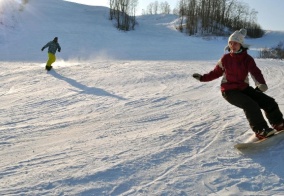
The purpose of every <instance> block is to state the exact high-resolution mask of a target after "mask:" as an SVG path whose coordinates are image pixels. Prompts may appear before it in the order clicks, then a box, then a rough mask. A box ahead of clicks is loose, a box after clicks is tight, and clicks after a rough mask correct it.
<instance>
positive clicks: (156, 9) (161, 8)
mask: <svg viewBox="0 0 284 196" xmlns="http://www.w3.org/2000/svg"><path fill="white" fill-rule="evenodd" d="M170 13H171V6H170V4H169V3H168V2H167V1H163V2H160V3H159V2H158V1H155V2H152V3H150V4H149V5H148V6H147V8H146V10H143V11H142V15H152V14H170Z"/></svg>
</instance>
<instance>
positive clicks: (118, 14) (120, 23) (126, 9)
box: [109, 0, 138, 31]
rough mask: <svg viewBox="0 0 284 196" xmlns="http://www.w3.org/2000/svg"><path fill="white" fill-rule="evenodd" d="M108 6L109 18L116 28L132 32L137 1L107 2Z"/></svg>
mask: <svg viewBox="0 0 284 196" xmlns="http://www.w3.org/2000/svg"><path fill="white" fill-rule="evenodd" d="M109 5H110V12H109V14H110V16H109V18H110V20H115V21H116V27H117V28H118V29H120V30H124V31H129V30H134V28H135V25H136V23H137V22H136V8H137V5H138V0H109Z"/></svg>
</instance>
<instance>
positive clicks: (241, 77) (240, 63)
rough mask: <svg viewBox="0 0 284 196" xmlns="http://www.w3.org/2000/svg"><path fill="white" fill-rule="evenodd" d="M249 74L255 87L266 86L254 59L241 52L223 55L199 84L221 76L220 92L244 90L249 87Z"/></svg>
mask: <svg viewBox="0 0 284 196" xmlns="http://www.w3.org/2000/svg"><path fill="white" fill-rule="evenodd" d="M249 73H250V75H251V77H252V79H253V80H254V82H255V84H256V86H258V85H259V84H266V82H265V80H264V78H263V75H262V73H261V71H260V69H259V68H258V67H257V66H256V64H255V61H254V59H253V58H252V57H251V56H250V55H248V54H247V51H246V50H245V51H243V52H241V53H239V54H235V53H228V54H225V55H224V56H223V57H222V58H221V59H220V60H219V62H218V64H217V65H216V66H215V68H214V70H212V71H211V72H209V73H208V74H204V75H203V76H202V77H201V80H200V81H201V82H208V81H211V80H214V79H217V78H219V77H221V76H223V79H222V83H221V91H222V92H223V91H227V90H234V89H236V90H244V89H245V88H247V87H248V86H249V78H248V74H249Z"/></svg>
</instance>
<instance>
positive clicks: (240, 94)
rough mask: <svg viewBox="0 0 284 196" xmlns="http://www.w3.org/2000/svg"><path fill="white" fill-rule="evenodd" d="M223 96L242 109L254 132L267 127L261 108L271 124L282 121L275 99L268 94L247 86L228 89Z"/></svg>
mask: <svg viewBox="0 0 284 196" xmlns="http://www.w3.org/2000/svg"><path fill="white" fill-rule="evenodd" d="M222 95H223V97H224V98H225V99H226V100H227V101H228V102H229V103H230V104H232V105H234V106H237V107H239V108H241V109H243V110H244V112H245V115H246V118H247V120H248V121H249V125H250V127H251V128H252V130H253V131H254V132H256V131H258V130H263V129H264V128H268V125H267V122H266V121H265V119H264V117H263V115H262V112H261V109H263V110H264V112H265V116H266V118H267V119H268V121H269V123H270V124H271V125H274V124H279V123H281V122H283V114H282V113H281V111H280V110H279V107H278V104H277V103H276V101H275V100H274V99H273V98H272V97H269V96H268V95H266V94H264V93H262V92H260V91H258V90H255V89H254V88H252V87H250V86H249V87H247V88H246V89H245V90H242V91H241V90H228V91H225V92H223V93H222Z"/></svg>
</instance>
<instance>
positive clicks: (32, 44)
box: [0, 0, 284, 196]
mask: <svg viewBox="0 0 284 196" xmlns="http://www.w3.org/2000/svg"><path fill="white" fill-rule="evenodd" d="M5 2H6V4H5V6H6V8H5V9H4V10H6V11H5V16H6V17H4V18H2V19H3V20H2V21H1V23H0V30H1V33H0V43H1V44H0V53H1V56H0V66H1V68H2V69H1V72H0V77H1V82H0V89H1V91H0V119H1V121H0V133H1V134H0V157H1V161H0V195H95V196H98V195H112V196H116V195H124V196H126V195H143V196H144V195H145V196H149V195H159V196H162V195H163V196H166V195H167V196H170V195H171V196H172V195H179V196H185V195H212V196H213V195H214V196H215V195H282V194H284V171H283V165H284V154H283V148H284V142H280V143H278V144H276V145H273V146H269V147H267V148H263V149H260V150H259V151H255V152H253V153H241V152H239V151H237V150H236V149H234V148H233V146H234V144H236V143H237V142H243V141H247V140H248V139H249V138H251V137H252V135H253V132H252V131H251V130H250V128H249V125H248V123H247V121H246V119H245V116H244V114H243V111H242V110H240V109H238V108H236V107H234V106H232V105H230V104H228V103H227V102H226V101H225V100H224V99H223V98H222V96H221V93H220V89H219V85H220V80H215V81H212V82H210V83H200V82H198V81H197V80H195V79H194V78H192V77H191V75H192V74H193V73H206V72H208V71H210V70H212V69H213V68H214V66H215V64H216V62H217V61H218V59H219V58H220V57H221V56H222V55H223V54H224V52H225V51H224V47H225V46H226V44H227V37H205V38H202V37H198V36H191V37H189V36H187V35H185V34H182V33H180V32H178V31H177V30H176V29H175V25H176V22H177V17H176V16H173V15H155V16H139V17H138V18H137V19H138V23H139V24H138V25H137V26H136V29H135V30H134V31H130V32H123V31H119V30H117V29H116V28H115V27H114V24H113V22H112V21H110V20H108V8H106V7H96V6H87V5H80V4H76V3H70V2H68V1H63V0H48V1H46V0H30V1H29V3H28V4H26V5H25V6H24V8H23V7H21V5H17V4H16V3H17V1H12V0H11V1H10V4H9V3H7V1H5ZM12 4H13V5H12ZM3 6H4V5H3V1H2V7H3ZM7 6H8V7H9V8H7ZM17 6H19V7H21V9H19V8H18V7H17ZM1 10H3V9H1ZM7 10H10V11H7ZM11 18H12V19H11ZM10 19H11V20H10ZM55 36H57V37H58V38H59V43H60V45H61V47H62V50H61V52H60V53H57V54H56V56H57V61H56V62H55V63H54V65H53V67H54V70H52V71H50V72H47V71H46V70H45V69H44V67H45V62H46V60H47V51H46V50H45V51H44V52H42V51H41V50H40V49H41V48H42V46H44V45H45V44H46V43H47V42H48V41H51V40H52V39H53V38H54V37H55ZM283 39H284V32H273V31H271V32H267V33H266V35H265V36H264V37H262V38H259V39H246V42H247V43H248V44H250V45H251V49H250V50H249V53H250V54H251V55H252V56H254V57H258V51H259V50H260V49H261V48H263V47H271V46H275V45H277V44H278V43H279V42H280V41H283ZM256 63H257V65H258V66H259V67H260V68H261V70H262V72H263V74H264V77H265V79H266V81H267V83H268V86H269V90H268V91H267V94H268V95H270V96H272V97H274V98H275V99H276V101H277V102H278V104H279V106H280V108H281V110H282V111H284V91H283V85H284V81H283V76H284V62H283V61H282V60H272V59H257V58H256ZM252 85H253V84H252Z"/></svg>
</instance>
